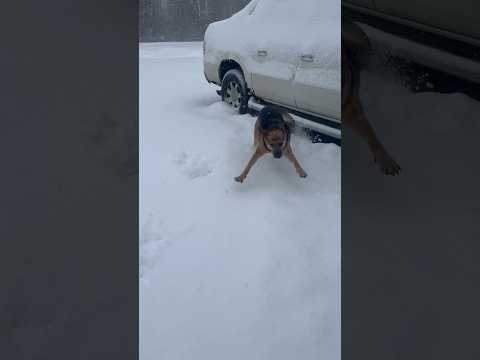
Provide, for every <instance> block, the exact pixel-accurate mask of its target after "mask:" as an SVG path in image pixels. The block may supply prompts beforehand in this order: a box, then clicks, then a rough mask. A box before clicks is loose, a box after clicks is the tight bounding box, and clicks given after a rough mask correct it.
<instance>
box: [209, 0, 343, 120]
mask: <svg viewBox="0 0 480 360" xmlns="http://www.w3.org/2000/svg"><path fill="white" fill-rule="evenodd" d="M340 8H341V6H340V1H339V0H281V1H279V0H252V1H251V2H250V3H249V4H248V5H247V6H246V7H245V8H243V9H242V10H241V11H240V12H238V13H236V14H234V15H233V16H232V17H230V18H228V19H225V20H223V21H218V22H214V23H212V24H210V25H209V26H208V28H207V30H206V32H205V37H204V42H203V54H204V56H203V63H204V73H205V77H206V79H207V81H208V82H210V83H214V84H216V85H218V86H220V87H221V90H219V91H218V93H219V94H220V95H221V96H222V99H223V100H224V101H225V102H227V103H229V104H230V105H232V106H233V107H234V108H236V109H238V110H239V112H240V113H245V112H247V110H248V108H249V106H250V107H252V105H255V104H256V105H258V104H260V103H261V104H264V103H272V104H276V105H280V106H283V107H285V108H287V109H290V110H292V111H294V112H297V113H299V114H301V115H302V114H305V115H307V116H308V118H309V119H313V121H317V120H318V121H319V122H322V121H326V122H329V123H333V124H339V123H340V119H341V109H340V98H341V94H340V87H341V86H340V80H341V78H340V59H341V58H340V26H341V14H340Z"/></svg>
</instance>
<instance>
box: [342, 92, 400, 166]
mask: <svg viewBox="0 0 480 360" xmlns="http://www.w3.org/2000/svg"><path fill="white" fill-rule="evenodd" d="M342 120H343V121H344V122H345V124H346V125H348V126H350V127H351V128H352V129H353V130H354V131H355V132H356V133H357V134H359V135H360V136H361V137H362V138H363V139H364V140H365V141H366V143H367V145H368V147H369V149H370V152H371V153H372V155H373V159H374V161H375V163H376V164H377V165H378V167H379V168H380V170H381V171H382V172H383V173H384V174H386V175H398V174H400V170H401V168H400V166H399V165H398V164H397V162H396V161H395V160H394V159H393V158H392V157H391V156H390V154H389V153H388V152H387V151H386V150H385V148H384V147H383V144H382V143H381V142H380V140H379V139H378V137H377V134H376V133H375V130H374V129H373V127H372V125H370V122H369V121H368V119H367V117H366V116H365V113H364V111H363V108H362V105H361V104H360V101H359V100H358V98H355V99H354V100H353V101H352V102H351V103H349V104H348V105H347V106H346V107H345V109H342Z"/></svg>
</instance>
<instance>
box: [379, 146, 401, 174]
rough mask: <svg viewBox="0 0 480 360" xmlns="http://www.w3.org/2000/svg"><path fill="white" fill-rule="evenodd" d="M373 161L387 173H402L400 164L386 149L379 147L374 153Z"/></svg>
mask: <svg viewBox="0 0 480 360" xmlns="http://www.w3.org/2000/svg"><path fill="white" fill-rule="evenodd" d="M373 161H374V162H375V163H376V164H377V166H378V167H379V169H380V171H381V172H383V173H384V174H385V175H393V176H395V175H399V174H400V170H401V168H400V166H399V165H398V164H397V162H396V161H395V160H394V159H393V158H392V157H391V156H390V154H389V153H387V152H386V151H385V150H384V149H379V150H377V151H376V152H375V153H374V154H373Z"/></svg>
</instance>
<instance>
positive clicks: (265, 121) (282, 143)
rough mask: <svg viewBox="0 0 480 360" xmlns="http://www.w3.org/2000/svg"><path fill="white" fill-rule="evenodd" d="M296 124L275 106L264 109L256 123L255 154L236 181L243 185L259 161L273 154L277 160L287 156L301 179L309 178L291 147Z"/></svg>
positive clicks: (288, 115) (289, 116) (286, 113)
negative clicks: (293, 129) (293, 128)
mask: <svg viewBox="0 0 480 360" xmlns="http://www.w3.org/2000/svg"><path fill="white" fill-rule="evenodd" d="M294 123H295V121H294V119H293V118H292V116H291V115H290V114H289V113H288V112H286V111H284V110H281V109H277V108H276V107H273V106H266V107H264V108H263V109H262V110H261V111H260V113H259V114H258V117H257V120H256V122H255V131H254V139H253V143H254V146H255V152H254V153H253V156H252V158H251V159H250V161H249V162H248V164H247V166H246V167H245V169H244V170H243V172H242V173H241V174H240V175H239V176H237V177H236V178H235V181H237V182H239V183H243V182H244V181H245V179H246V178H247V175H248V173H249V172H250V170H251V168H252V166H253V165H254V164H255V163H256V162H257V161H258V159H260V158H261V157H262V156H263V155H265V154H268V153H272V154H273V157H274V158H276V159H280V158H282V156H285V157H286V158H287V159H288V160H290V161H291V162H292V164H293V166H294V167H295V170H296V172H297V174H298V175H299V176H300V177H301V178H305V177H307V173H306V172H305V170H303V168H302V166H301V165H300V163H299V162H298V160H297V158H296V157H295V155H294V154H293V150H292V147H291V146H290V136H291V133H292V127H293V125H294Z"/></svg>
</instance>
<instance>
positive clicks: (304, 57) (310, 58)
mask: <svg viewBox="0 0 480 360" xmlns="http://www.w3.org/2000/svg"><path fill="white" fill-rule="evenodd" d="M300 58H301V59H302V61H305V62H313V59H314V58H315V57H314V56H313V55H311V54H303V55H302V56H300Z"/></svg>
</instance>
